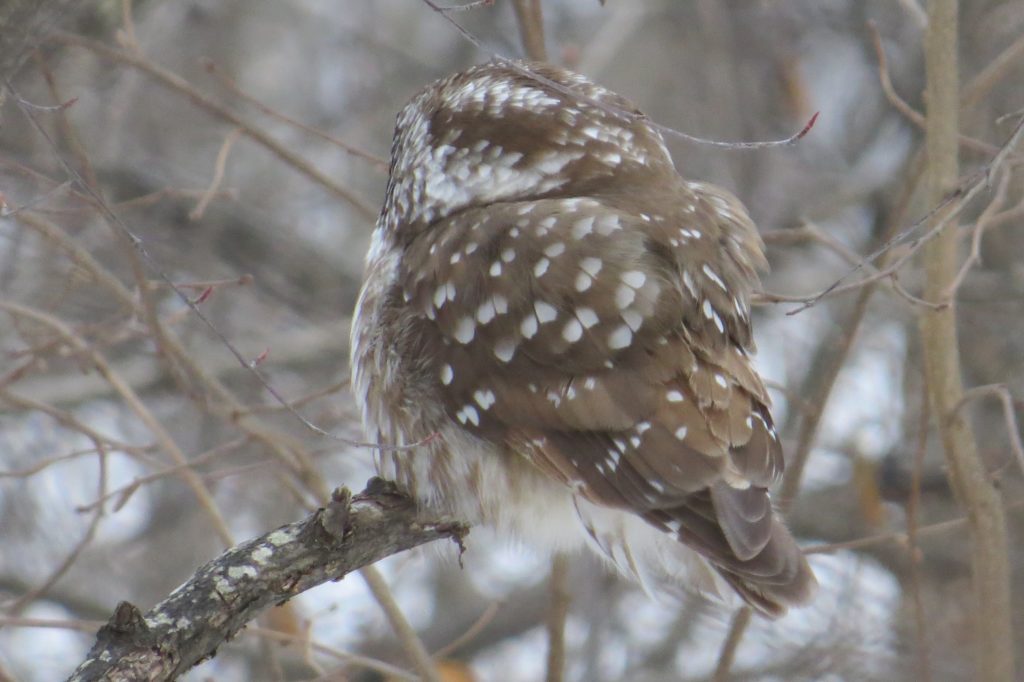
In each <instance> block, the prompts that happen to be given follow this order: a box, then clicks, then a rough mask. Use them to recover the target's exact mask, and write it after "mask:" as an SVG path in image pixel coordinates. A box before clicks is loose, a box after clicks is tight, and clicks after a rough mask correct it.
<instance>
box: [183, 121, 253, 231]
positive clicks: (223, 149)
mask: <svg viewBox="0 0 1024 682" xmlns="http://www.w3.org/2000/svg"><path fill="white" fill-rule="evenodd" d="M242 132H243V131H242V129H241V128H232V129H231V132H229V133H228V134H227V135H225V136H224V142H223V143H222V144H221V145H220V149H219V150H218V151H217V159H216V160H215V161H214V163H213V179H212V180H210V186H209V187H207V188H206V191H205V192H203V196H201V197H200V198H199V203H197V204H196V207H195V208H194V209H192V211H191V212H189V214H188V219H189V220H199V219H201V218H202V217H203V214H204V213H206V207H207V206H209V205H210V202H211V201H213V198H214V197H215V196H217V193H218V190H219V189H220V183H221V181H222V180H223V179H224V168H225V166H227V163H228V154H229V153H230V152H231V147H232V145H234V144H235V140H237V139H238V136H239V135H241V134H242Z"/></svg>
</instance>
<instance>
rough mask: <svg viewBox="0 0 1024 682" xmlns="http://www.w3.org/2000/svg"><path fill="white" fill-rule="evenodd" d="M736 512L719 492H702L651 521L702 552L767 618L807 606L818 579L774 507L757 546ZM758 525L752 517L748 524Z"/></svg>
mask: <svg viewBox="0 0 1024 682" xmlns="http://www.w3.org/2000/svg"><path fill="white" fill-rule="evenodd" d="M751 490H752V491H753V490H754V489H751ZM764 497H765V500H767V495H766V494H765V495H764ZM734 512H735V510H731V511H727V510H726V509H725V505H724V504H723V501H722V499H721V498H720V497H719V496H718V495H715V494H714V493H713V492H712V493H699V494H697V495H693V496H691V498H690V499H689V500H688V501H687V503H686V504H684V505H680V506H678V507H674V508H672V509H668V510H659V511H657V512H653V513H651V514H650V515H649V517H648V521H649V522H650V523H651V524H652V525H654V526H656V527H661V528H665V529H667V530H670V531H675V533H676V536H677V538H678V539H679V540H680V541H681V542H682V543H685V544H687V545H689V546H690V547H692V548H694V549H695V550H697V552H699V553H700V554H701V555H702V556H703V557H704V558H705V559H707V560H708V561H709V562H710V563H711V564H712V565H713V566H714V567H715V569H716V570H717V571H718V572H719V573H720V574H721V576H722V577H723V578H724V579H725V580H726V582H728V583H729V585H730V586H732V588H733V589H734V590H735V591H736V592H737V593H738V594H739V595H740V597H742V598H743V600H744V601H746V602H747V603H748V604H750V605H751V606H752V607H754V608H755V609H756V610H757V611H759V612H761V613H762V614H764V615H765V616H768V617H770V618H778V617H779V616H782V615H784V614H785V613H786V610H787V608H789V607H791V606H801V605H803V604H805V603H807V602H808V601H809V600H810V598H811V597H812V596H813V595H814V592H815V589H816V588H817V585H818V583H817V580H816V579H815V578H814V573H813V572H812V571H811V567H810V566H809V565H808V563H807V559H806V558H804V555H803V552H802V551H801V549H800V547H799V546H798V545H797V544H796V541H795V540H794V539H793V536H792V535H790V533H789V530H787V529H786V526H785V525H784V524H783V523H782V521H781V520H779V518H778V517H777V516H776V515H775V513H774V511H773V510H772V509H771V507H770V505H768V506H766V507H764V509H763V511H762V513H763V517H762V518H759V519H757V521H756V523H755V524H754V525H756V526H758V527H759V529H758V530H757V531H756V533H754V535H756V536H757V537H758V539H757V541H756V542H752V541H751V537H750V536H751V532H750V530H749V528H748V529H746V530H741V529H739V528H737V527H735V526H736V525H737V524H738V518H739V517H740V516H741V515H738V514H735V513H734ZM752 521H754V519H752V518H749V517H748V518H747V522H748V523H749V522H752Z"/></svg>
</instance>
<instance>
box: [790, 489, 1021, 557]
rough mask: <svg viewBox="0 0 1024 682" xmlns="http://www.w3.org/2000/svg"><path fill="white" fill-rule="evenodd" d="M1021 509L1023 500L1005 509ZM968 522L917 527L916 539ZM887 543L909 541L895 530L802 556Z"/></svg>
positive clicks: (806, 550)
mask: <svg viewBox="0 0 1024 682" xmlns="http://www.w3.org/2000/svg"><path fill="white" fill-rule="evenodd" d="M1022 507H1024V500H1017V501H1015V502H1009V503H1007V505H1006V509H1021V508H1022ZM970 520H971V519H970V517H968V516H960V517H957V518H955V519H949V520H948V521H939V522H937V523H930V524H928V525H925V526H918V528H917V537H919V538H920V537H924V536H931V535H938V534H940V533H945V532H947V531H951V530H956V529H957V528H962V527H963V526H965V525H967V524H968V523H969V522H970ZM887 542H893V543H896V544H898V545H903V546H906V545H907V544H908V542H909V540H908V537H907V533H906V532H905V531H898V530H895V531H890V532H888V533H877V534H875V535H868V536H867V537H863V538H855V539H853V540H846V541H844V542H828V543H821V544H818V545H808V546H806V547H804V554H806V555H808V556H809V555H811V554H835V553H836V552H841V551H843V550H846V549H865V548H867V547H873V546H875V545H881V544H884V543H887Z"/></svg>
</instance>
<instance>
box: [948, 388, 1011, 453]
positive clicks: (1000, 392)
mask: <svg viewBox="0 0 1024 682" xmlns="http://www.w3.org/2000/svg"><path fill="white" fill-rule="evenodd" d="M986 396H995V397H997V398H999V403H1000V404H1001V405H1002V408H1003V420H1004V423H1005V424H1006V433H1007V437H1008V438H1009V439H1010V451H1011V452H1012V453H1013V455H1014V457H1016V459H1017V464H1018V465H1019V466H1020V468H1021V472H1024V443H1022V442H1021V438H1020V425H1019V424H1018V423H1017V415H1016V413H1015V412H1014V409H1013V396H1012V395H1011V394H1010V389H1009V388H1007V386H1006V384H989V385H987V386H975V387H974V388H970V389H968V390H966V391H964V395H963V398H961V399H960V403H959V404H957V405H956V407H954V408H953V409H954V410H956V411H959V410H961V409H963V407H964V405H966V404H967V403H969V402H971V401H972V400H978V399H979V398H984V397H986Z"/></svg>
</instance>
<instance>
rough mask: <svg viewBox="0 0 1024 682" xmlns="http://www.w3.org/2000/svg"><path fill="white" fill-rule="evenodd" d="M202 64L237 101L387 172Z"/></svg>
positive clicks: (383, 163)
mask: <svg viewBox="0 0 1024 682" xmlns="http://www.w3.org/2000/svg"><path fill="white" fill-rule="evenodd" d="M488 2H490V3H493V2H494V0H488ZM202 62H203V66H204V67H205V68H206V72H207V73H209V74H210V75H211V76H213V77H214V78H216V79H217V81H218V82H219V83H220V84H221V85H223V86H224V88H225V89H227V90H228V91H229V92H231V94H233V95H234V96H235V97H238V98H239V99H241V100H244V101H246V102H248V103H249V104H251V105H253V106H254V107H256V108H257V109H259V110H260V111H261V112H263V113H264V114H266V115H267V116H270V117H271V118H275V119H277V120H278V121H282V122H284V123H287V124H288V125H290V126H294V127H296V128H298V129H299V130H301V131H303V132H306V133H309V134H310V135H313V136H315V137H319V138H320V139H321V140H325V141H327V142H330V143H331V144H333V145H334V146H336V147H338V148H339V149H341V150H342V151H344V152H346V153H348V154H351V155H352V156H356V157H359V158H360V159H363V160H364V161H369V162H370V164H371V165H372V166H373V167H374V168H375V169H376V170H379V171H383V172H387V170H388V161H387V159H383V158H381V157H379V156H377V155H375V154H371V153H370V152H366V151H363V150H362V149H359V148H358V147H354V146H353V145H351V144H349V143H348V142H345V141H344V140H339V139H338V138H337V137H335V136H333V135H330V134H328V133H325V132H324V131H322V130H319V129H317V128H314V127H312V126H308V125H306V124H305V123H303V122H302V121H299V120H297V119H294V118H292V117H291V116H288V115H286V114H282V113H281V112H280V111H277V110H276V109H272V108H270V107H268V106H267V105H266V104H264V103H263V102H261V101H259V100H258V99H256V98H255V97H253V96H252V95H250V94H249V93H247V92H245V91H244V90H242V88H240V87H239V86H238V83H236V82H235V81H234V80H233V79H231V78H228V77H227V76H225V75H224V74H223V73H222V72H221V70H220V69H218V68H217V65H216V64H215V63H214V62H213V60H210V59H204V60H202Z"/></svg>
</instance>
